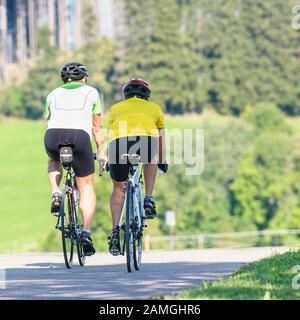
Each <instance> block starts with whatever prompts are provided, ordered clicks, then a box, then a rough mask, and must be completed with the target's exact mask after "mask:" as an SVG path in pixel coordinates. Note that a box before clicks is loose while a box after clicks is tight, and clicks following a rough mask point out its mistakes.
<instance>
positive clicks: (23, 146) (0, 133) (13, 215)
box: [0, 115, 204, 252]
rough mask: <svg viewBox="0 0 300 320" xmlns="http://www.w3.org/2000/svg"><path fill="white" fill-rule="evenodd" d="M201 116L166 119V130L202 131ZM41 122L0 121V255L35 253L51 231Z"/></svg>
mask: <svg viewBox="0 0 300 320" xmlns="http://www.w3.org/2000/svg"><path fill="white" fill-rule="evenodd" d="M203 117H204V116H199V115H190V116H182V117H180V116H176V117H167V121H166V122H167V127H168V128H195V127H201V123H202V121H203ZM45 128H46V125H45V123H44V122H43V121H27V120H17V119H10V118H2V119H0V137H1V143H0V177H1V190H0V223H1V241H0V252H17V251H18V252H23V251H32V250H38V249H39V244H40V243H41V241H43V240H45V239H46V236H47V235H48V234H49V231H50V230H52V229H53V228H54V220H53V218H52V216H51V215H50V213H49V206H50V203H49V200H50V187H49V183H48V179H47V174H46V172H47V168H46V163H47V156H46V154H45V151H44V145H43V136H44V132H45Z"/></svg>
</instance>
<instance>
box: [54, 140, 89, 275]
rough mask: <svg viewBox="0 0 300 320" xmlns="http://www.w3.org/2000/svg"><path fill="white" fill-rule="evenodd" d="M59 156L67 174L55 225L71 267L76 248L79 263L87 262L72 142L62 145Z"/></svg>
mask: <svg viewBox="0 0 300 320" xmlns="http://www.w3.org/2000/svg"><path fill="white" fill-rule="evenodd" d="M59 156H60V162H61V164H62V166H63V168H64V170H65V171H66V175H65V180H64V185H63V189H62V194H61V204H60V207H59V215H58V219H57V223H56V226H55V227H56V229H58V230H60V231H61V240H62V248H63V255H64V260H65V265H66V267H67V268H68V269H70V268H71V267H72V264H73V257H74V249H75V248H76V251H77V257H78V261H79V264H80V265H81V266H84V264H85V255H84V252H83V248H82V245H81V243H80V234H81V229H80V226H79V218H78V208H79V191H78V189H77V186H76V179H75V173H74V170H73V168H72V162H73V146H72V145H70V144H66V145H60V150H59Z"/></svg>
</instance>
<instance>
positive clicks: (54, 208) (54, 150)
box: [44, 129, 63, 216]
mask: <svg viewBox="0 0 300 320" xmlns="http://www.w3.org/2000/svg"><path fill="white" fill-rule="evenodd" d="M59 139H60V131H59V129H50V130H47V131H46V133H45V137H44V144H45V150H46V152H47V154H48V156H49V160H48V178H49V181H50V184H51V188H52V201H51V212H52V213H53V214H54V215H56V216H57V215H58V211H59V206H60V202H61V193H60V188H59V185H60V182H61V179H62V175H63V169H62V166H61V163H60V161H59V150H58V144H59Z"/></svg>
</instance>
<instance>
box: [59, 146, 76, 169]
mask: <svg viewBox="0 0 300 320" xmlns="http://www.w3.org/2000/svg"><path fill="white" fill-rule="evenodd" d="M59 158H60V162H61V163H62V165H63V166H70V165H71V163H72V162H73V146H72V145H70V144H65V145H60V146H59Z"/></svg>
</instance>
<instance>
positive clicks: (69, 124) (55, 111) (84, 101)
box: [45, 81, 103, 139]
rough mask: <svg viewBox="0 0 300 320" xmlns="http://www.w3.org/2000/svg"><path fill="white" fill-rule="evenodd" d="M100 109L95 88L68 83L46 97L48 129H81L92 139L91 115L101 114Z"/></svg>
mask: <svg viewBox="0 0 300 320" xmlns="http://www.w3.org/2000/svg"><path fill="white" fill-rule="evenodd" d="M102 108H103V106H102V105H101V102H100V97H99V93H98V91H97V90H96V89H95V88H93V87H91V86H88V85H86V84H84V83H81V82H77V81H76V82H75V81H73V82H68V83H66V84H64V85H62V86H61V87H58V88H56V89H55V90H53V91H52V92H50V94H49V95H48V97H47V102H46V107H45V117H46V118H47V119H48V129H81V130H84V131H86V132H87V133H88V134H89V135H90V137H91V139H92V126H93V114H101V113H102Z"/></svg>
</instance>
